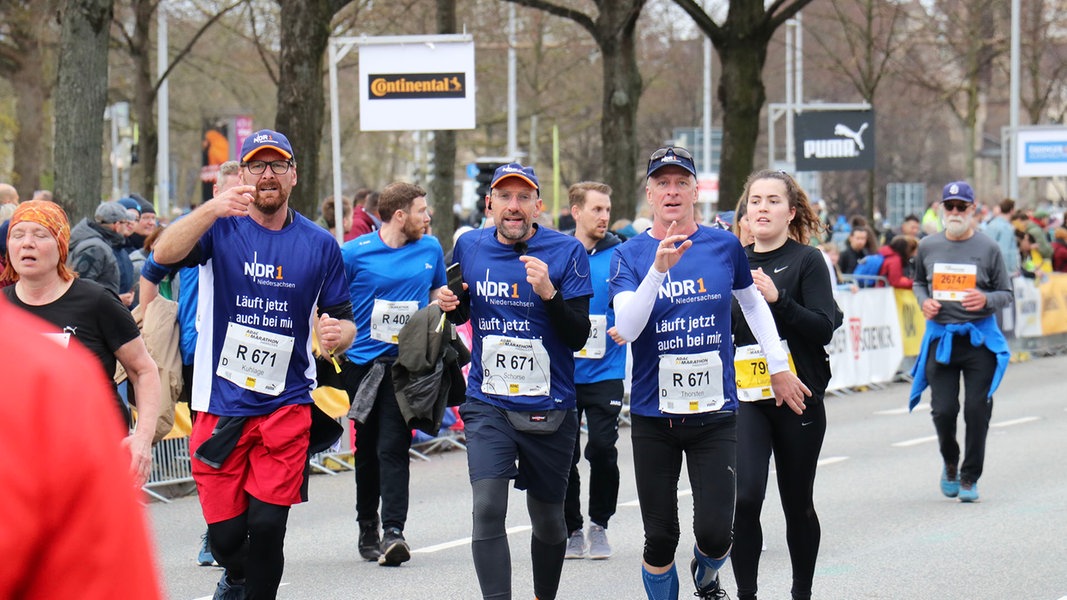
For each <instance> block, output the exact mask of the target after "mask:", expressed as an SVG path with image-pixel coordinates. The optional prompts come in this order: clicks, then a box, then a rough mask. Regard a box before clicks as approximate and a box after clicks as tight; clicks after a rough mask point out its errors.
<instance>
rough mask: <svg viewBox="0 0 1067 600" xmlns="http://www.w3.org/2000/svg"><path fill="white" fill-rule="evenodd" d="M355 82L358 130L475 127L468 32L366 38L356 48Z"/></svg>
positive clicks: (472, 42) (472, 55) (471, 59)
mask: <svg viewBox="0 0 1067 600" xmlns="http://www.w3.org/2000/svg"><path fill="white" fill-rule="evenodd" d="M462 37H464V36H457V38H462ZM420 40H425V41H421V42H420ZM359 81H360V86H359V87H360V89H359V100H360V101H359V128H360V129H361V130H362V131H434V130H441V129H474V125H475V118H474V97H475V88H474V41H473V40H472V39H469V36H468V37H466V38H464V39H456V40H454V41H451V40H442V39H441V36H417V35H414V36H402V37H386V38H377V39H376V38H368V41H367V42H362V43H361V44H360V47H359Z"/></svg>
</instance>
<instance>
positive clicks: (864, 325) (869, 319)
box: [826, 288, 904, 391]
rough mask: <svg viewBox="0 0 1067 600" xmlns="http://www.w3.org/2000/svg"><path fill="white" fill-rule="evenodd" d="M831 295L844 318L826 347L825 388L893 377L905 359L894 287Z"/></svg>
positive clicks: (874, 381)
mask: <svg viewBox="0 0 1067 600" xmlns="http://www.w3.org/2000/svg"><path fill="white" fill-rule="evenodd" d="M834 299H835V300H837V305H838V306H840V307H841V312H843V313H845V319H844V324H843V325H841V327H839V328H838V329H837V331H835V332H834V338H833V340H831V342H830V345H828V346H827V347H826V352H827V354H829V355H830V371H831V373H832V374H833V376H832V377H831V378H830V383H829V384H828V385H827V386H826V389H827V391H830V390H839V389H842V388H849V387H856V386H860V385H868V384H871V383H884V382H887V381H892V380H893V378H894V377H896V374H897V369H899V368H900V363H901V361H902V360H904V343H903V340H902V339H901V336H900V319H899V318H898V317H897V308H896V306H897V302H896V298H895V296H894V295H893V288H873V289H865V290H859V291H858V292H855V293H853V292H850V291H835V292H834Z"/></svg>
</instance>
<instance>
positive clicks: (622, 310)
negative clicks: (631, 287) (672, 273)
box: [612, 267, 667, 342]
mask: <svg viewBox="0 0 1067 600" xmlns="http://www.w3.org/2000/svg"><path fill="white" fill-rule="evenodd" d="M666 276H667V274H666V273H660V272H659V271H657V270H656V268H655V267H649V268H648V273H646V274H645V278H644V279H642V280H641V285H639V286H637V291H636V292H619V293H618V294H615V298H613V299H612V304H613V305H614V306H615V331H616V332H617V333H618V334H619V335H620V336H622V338H623V339H624V340H626V341H627V342H632V341H634V340H636V339H637V336H639V335H641V332H642V331H644V330H645V325H647V324H648V317H649V316H650V315H651V314H652V306H653V305H654V304H655V303H656V295H657V294H659V286H660V284H661V283H663V279H664V278H665V277H666Z"/></svg>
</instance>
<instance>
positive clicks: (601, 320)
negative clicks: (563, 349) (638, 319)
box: [574, 245, 626, 383]
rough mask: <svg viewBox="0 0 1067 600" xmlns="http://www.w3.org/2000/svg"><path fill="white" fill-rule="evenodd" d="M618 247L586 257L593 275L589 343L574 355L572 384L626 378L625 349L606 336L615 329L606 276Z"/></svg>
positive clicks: (613, 311)
mask: <svg viewBox="0 0 1067 600" xmlns="http://www.w3.org/2000/svg"><path fill="white" fill-rule="evenodd" d="M619 248H620V246H618V245H616V246H612V247H611V248H608V249H607V250H605V251H603V252H596V253H594V254H593V255H592V256H590V257H589V268H590V270H591V272H592V273H593V277H592V283H593V297H592V298H590V299H589V320H590V328H589V341H588V342H586V346H585V348H582V350H580V351H579V352H578V353H576V354H575V359H574V383H596V382H598V381H610V380H612V379H624V378H625V377H626V346H620V345H618V344H616V343H615V341H614V340H612V339H611V336H609V335H608V329H611V328H612V327H614V326H615V310H614V309H613V308H611V305H610V303H609V302H608V301H609V300H610V299H611V296H610V295H609V293H608V283H609V273H610V268H611V261H612V256H614V255H615V251H616V250H618V249H619ZM583 351H584V354H583Z"/></svg>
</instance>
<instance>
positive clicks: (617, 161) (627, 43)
mask: <svg viewBox="0 0 1067 600" xmlns="http://www.w3.org/2000/svg"><path fill="white" fill-rule="evenodd" d="M617 4H624V6H622V7H619V6H616V3H612V2H609V3H605V5H604V6H602V9H603V10H605V11H611V10H614V11H617V12H619V13H624V14H617V15H612V16H607V15H602V19H601V20H600V21H598V24H597V25H598V30H599V32H600V33H599V35H598V39H597V42H598V43H599V44H600V50H601V52H602V59H603V61H604V84H603V85H604V89H603V98H602V99H601V103H602V104H601V106H602V108H601V110H602V113H603V115H602V118H601V120H600V144H601V147H602V149H603V150H602V152H603V153H604V159H603V177H604V181H605V182H606V183H607V184H609V185H610V186H611V187H612V191H613V194H612V198H611V201H612V212H614V213H615V214H617V215H620V216H623V217H627V218H629V217H632V216H633V215H635V214H637V206H638V201H639V196H638V194H639V190H640V187H639V182H640V181H641V180H642V179H643V177H641V175H643V173H640V174H639V171H638V164H637V154H638V148H637V105H638V102H639V101H640V99H641V85H642V83H641V72H640V71H639V70H638V68H637V52H636V47H635V40H634V27H635V26H636V23H637V18H636V14H637V13H640V12H641V5H642V4H643V2H637V3H636V5H637V6H636V7H631V6H625V4H628V3H621V2H620V3H617ZM631 11H632V12H631ZM631 14H633V15H635V16H633V18H630V19H629V20H628V21H625V24H624V25H623V26H619V25H618V23H619V22H622V20H623V19H624V18H627V17H629V16H630V15H631ZM605 17H606V18H605ZM612 17H614V18H612Z"/></svg>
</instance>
